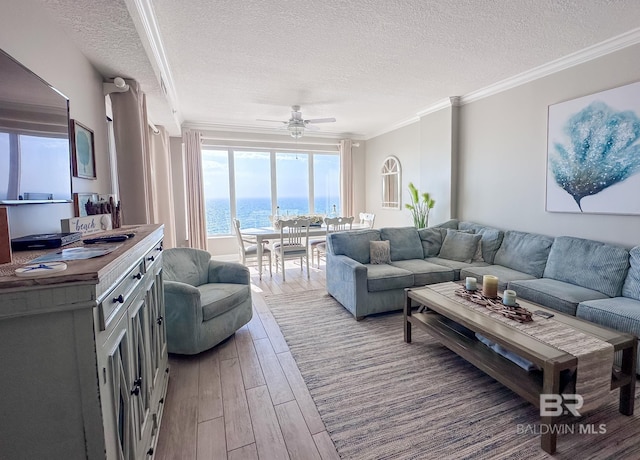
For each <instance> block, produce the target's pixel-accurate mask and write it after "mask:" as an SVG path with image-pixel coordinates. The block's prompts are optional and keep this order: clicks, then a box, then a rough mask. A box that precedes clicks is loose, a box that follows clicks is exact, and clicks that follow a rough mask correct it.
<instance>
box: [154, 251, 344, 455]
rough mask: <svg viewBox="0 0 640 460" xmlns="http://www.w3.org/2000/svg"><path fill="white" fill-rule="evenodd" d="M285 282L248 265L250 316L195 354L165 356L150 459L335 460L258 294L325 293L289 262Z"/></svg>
mask: <svg viewBox="0 0 640 460" xmlns="http://www.w3.org/2000/svg"><path fill="white" fill-rule="evenodd" d="M286 270H287V271H286V275H287V281H286V282H283V281H282V275H281V274H276V273H275V270H274V272H273V277H269V275H268V272H267V274H266V275H263V278H262V280H260V279H259V278H258V273H257V270H256V268H255V267H251V274H252V277H251V279H252V289H253V318H252V320H251V321H250V322H249V324H247V325H245V326H244V327H242V328H241V329H240V330H239V331H238V332H236V334H235V335H234V336H232V337H231V338H230V339H228V340H226V341H225V342H223V343H221V344H219V345H218V346H216V347H214V348H213V349H211V350H209V351H206V352H204V353H201V354H199V355H197V356H179V355H169V366H170V368H171V374H170V377H169V389H168V392H167V398H166V407H165V411H164V416H163V419H162V425H161V427H160V435H159V440H158V447H157V449H156V453H155V458H156V459H158V460H164V459H172V460H189V459H196V460H205V459H229V460H246V459H266V460H277V459H291V460H297V459H305V460H306V459H322V460H325V459H338V458H339V456H338V454H337V452H336V449H335V447H334V445H333V442H332V441H331V437H330V436H329V434H328V433H327V431H326V429H325V426H324V424H323V423H322V419H321V418H320V414H318V411H317V409H316V406H315V404H314V402H313V400H312V399H311V395H310V394H309V390H308V389H307V386H306V385H305V383H304V380H303V379H302V375H301V374H300V371H299V369H298V366H297V364H296V362H295V360H294V359H293V356H291V352H290V351H289V347H288V346H287V343H286V341H285V340H284V337H283V336H282V332H281V331H280V328H279V327H278V323H277V322H276V320H275V319H274V318H273V315H272V314H271V312H270V311H269V309H268V308H267V306H266V304H265V301H264V298H263V297H262V296H263V294H272V293H273V294H281V293H287V292H299V291H307V290H310V289H324V286H325V274H324V262H322V263H321V265H320V269H317V268H311V274H310V279H307V273H306V271H302V272H301V271H300V266H299V265H298V264H296V263H295V262H291V261H287V265H286Z"/></svg>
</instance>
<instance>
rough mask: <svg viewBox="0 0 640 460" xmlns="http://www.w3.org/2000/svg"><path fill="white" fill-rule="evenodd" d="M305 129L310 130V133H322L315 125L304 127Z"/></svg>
mask: <svg viewBox="0 0 640 460" xmlns="http://www.w3.org/2000/svg"><path fill="white" fill-rule="evenodd" d="M304 129H308V130H309V131H320V128H318V127H317V126H313V125H307V124H305V125H304Z"/></svg>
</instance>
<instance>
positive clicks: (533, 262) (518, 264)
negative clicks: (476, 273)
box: [494, 230, 553, 278]
mask: <svg viewBox="0 0 640 460" xmlns="http://www.w3.org/2000/svg"><path fill="white" fill-rule="evenodd" d="M552 244H553V238H551V237H549V236H545V235H538V234H536V233H525V232H516V231H512V230H509V231H507V232H505V234H504V238H503V239H502V244H501V245H500V249H498V252H496V256H495V258H494V263H495V264H496V265H502V266H504V267H508V268H511V269H513V270H516V271H519V272H523V273H527V274H529V275H531V276H533V277H535V278H542V274H543V273H544V267H545V266H546V264H547V258H548V257H549V251H550V250H551V245H552Z"/></svg>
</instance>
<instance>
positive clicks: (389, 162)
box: [381, 155, 402, 209]
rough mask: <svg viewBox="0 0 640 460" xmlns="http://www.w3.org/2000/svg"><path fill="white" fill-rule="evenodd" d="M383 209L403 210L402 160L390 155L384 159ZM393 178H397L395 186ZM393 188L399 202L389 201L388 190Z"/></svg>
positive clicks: (382, 174)
mask: <svg viewBox="0 0 640 460" xmlns="http://www.w3.org/2000/svg"><path fill="white" fill-rule="evenodd" d="M381 176H382V209H401V208H402V188H401V187H402V167H401V166H400V160H399V159H398V158H397V157H395V156H393V155H390V156H388V157H387V158H385V159H384V162H383V163H382V170H381ZM392 177H395V178H396V183H395V184H393V182H392ZM390 188H393V189H394V190H392V192H395V196H396V197H397V198H398V199H397V201H390V200H388V198H389V196H392V195H390V194H389V193H387V190H389V189H390Z"/></svg>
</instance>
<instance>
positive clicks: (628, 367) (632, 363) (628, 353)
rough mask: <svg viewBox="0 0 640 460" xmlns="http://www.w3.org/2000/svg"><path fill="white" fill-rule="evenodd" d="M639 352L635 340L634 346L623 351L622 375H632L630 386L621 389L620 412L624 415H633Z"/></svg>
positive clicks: (634, 340)
mask: <svg viewBox="0 0 640 460" xmlns="http://www.w3.org/2000/svg"><path fill="white" fill-rule="evenodd" d="M637 350H638V339H637V338H636V337H634V338H633V344H632V346H631V347H629V348H625V349H624V350H622V369H621V370H622V375H623V376H627V375H630V376H631V379H630V381H629V383H628V384H626V385H623V386H621V387H620V406H619V409H618V410H619V411H620V413H621V414H624V415H633V406H634V402H635V395H636V359H637Z"/></svg>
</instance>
